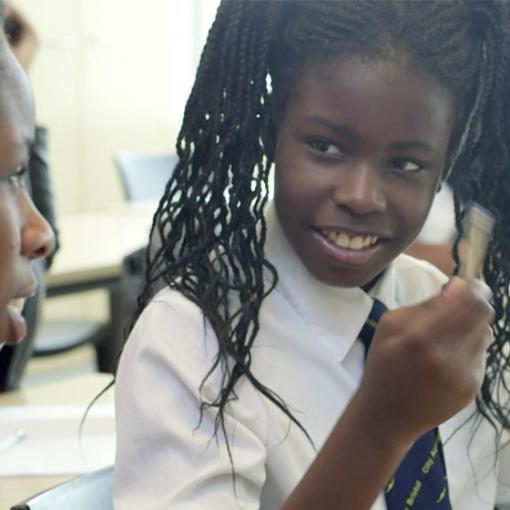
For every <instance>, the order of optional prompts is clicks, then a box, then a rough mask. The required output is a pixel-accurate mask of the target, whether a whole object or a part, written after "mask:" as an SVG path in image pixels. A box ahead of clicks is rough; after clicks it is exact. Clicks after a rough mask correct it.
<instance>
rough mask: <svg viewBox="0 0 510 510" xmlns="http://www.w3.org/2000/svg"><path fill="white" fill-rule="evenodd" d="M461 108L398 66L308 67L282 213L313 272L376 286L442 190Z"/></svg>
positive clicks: (291, 114) (288, 132) (293, 113)
mask: <svg viewBox="0 0 510 510" xmlns="http://www.w3.org/2000/svg"><path fill="white" fill-rule="evenodd" d="M451 129H452V99H451V97H450V95H449V94H448V93H447V92H446V91H445V90H444V89H443V88H442V87H441V86H440V85H439V84H438V83H437V82H435V81H434V80H433V79H432V78H429V77H427V76H424V75H423V74H420V73H418V72H417V71H415V70H414V69H412V68H411V67H408V66H405V65H404V64H399V63H398V62H395V61H370V60H366V59H365V60H360V59H352V58H351V59H348V58H336V59H333V60H330V61H328V62H327V63H321V64H315V65H311V66H309V67H307V68H306V69H305V72H304V74H303V76H302V78H301V80H300V82H299V83H298V85H297V87H296V89H295V91H294V93H293V94H292V95H291V97H290V98H289V101H288V105H287V109H286V112H285V114H284V116H283V119H282V122H281V124H280V126H279V130H278V138H277V146H276V153H275V163H276V174H275V205H276V210H277V214H278V217H279V220H280V223H281V225H282V227H283V230H284V232H285V234H286V236H287V238H288V240H289V241H290V244H291V245H292V247H293V248H294V250H295V251H296V253H297V254H298V256H299V257H300V259H301V261H302V262H303V264H304V265H305V266H306V268H307V269H308V271H309V272H310V273H311V274H312V275H314V276H315V277H316V278H318V279H319V280H320V281H322V282H324V283H326V284H329V285H335V286H342V287H353V286H362V285H366V284H368V283H369V282H370V281H372V280H373V279H374V278H375V277H376V276H377V275H378V274H379V273H380V272H381V271H383V270H384V269H385V268H386V267H387V266H388V264H389V263H390V262H391V261H392V260H393V259H394V258H395V257H396V256H397V255H399V254H400V253H402V252H403V251H404V250H405V249H406V248H407V247H408V246H409V244H410V243H411V242H412V241H413V240H414V238H415V237H416V235H417V234H418V233H419V231H420V229H421V227H422V225H423V223H424V221H425V219H426V216H427V213H428V211H429V209H430V205H431V203H432V199H433V197H434V194H435V192H436V191H437V189H438V186H439V183H440V179H441V174H442V169H443V165H444V162H445V158H446V153H447V147H448V141H449V139H450V135H451Z"/></svg>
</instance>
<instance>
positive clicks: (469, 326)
mask: <svg viewBox="0 0 510 510" xmlns="http://www.w3.org/2000/svg"><path fill="white" fill-rule="evenodd" d="M508 18H509V15H508V4H506V3H503V2H499V1H491V0H483V1H455V2H454V1H451V2H429V1H427V2H421V1H416V0H412V1H403V0H396V1H385V0H378V1H364V0H357V1H339V2H324V1H305V2H295V1H285V2H283V1H236V2H232V1H223V2H222V3H221V5H220V7H219V10H218V13H217V17H216V20H215V22H214V24H213V26H212V28H211V30H210V32H209V37H208V40H207V44H206V47H205V49H204V52H203V55H202V59H201V62H200V67H199V69H198V72H197V77H196V81H195V84H194V87H193V90H192V92H191V96H190V98H189V100H188V103H187V107H186V111H185V115H184V120H183V126H182V129H181V132H180V135H179V138H178V141H177V152H178V154H179V158H180V160H179V163H178V164H177V166H176V168H175V172H174V174H173V177H172V179H171V181H170V182H169V185H168V186H167V188H166V190H165V195H164V197H163V200H162V201H161V203H160V206H159V210H158V212H157V214H156V218H155V222H154V226H153V231H152V241H153V244H154V246H153V247H152V250H149V253H150V256H149V260H148V263H149V265H148V271H147V275H146V276H147V287H146V289H145V291H144V293H143V294H142V297H141V303H140V312H141V313H140V315H139V316H138V320H137V322H136V324H135V326H134V328H133V329H132V332H131V335H130V338H129V339H128V341H127V343H126V345H125V347H124V351H123V354H122V357H121V360H120V364H119V367H118V372H117V380H116V404H117V437H118V444H117V458H116V464H115V470H114V504H115V508H116V509H117V510H128V509H140V508H144V509H147V510H148V509H151V510H156V509H168V508H171V509H173V510H174V509H175V510H181V509H182V510H191V509H193V510H194V509H211V510H224V509H234V508H242V509H258V508H260V509H263V510H276V509H280V508H283V509H284V510H298V509H299V510H301V509H306V510H310V509H320V510H328V509H342V510H365V509H372V510H383V509H389V510H394V509H398V510H403V509H405V508H412V509H413V510H435V509H438V510H445V509H455V510H493V509H494V504H495V502H496V499H497V496H496V493H497V488H498V480H499V479H500V476H501V472H500V470H499V461H500V460H501V459H502V457H503V456H504V455H505V454H506V450H505V449H503V450H501V451H499V449H500V445H501V442H502V440H503V439H504V437H503V433H504V432H505V431H507V430H508V428H509V427H510V422H509V420H508V412H507V408H506V405H505V404H506V402H507V399H508V390H506V388H505V386H504V385H502V384H501V383H502V382H503V376H504V375H505V372H506V371H507V368H506V361H505V358H504V355H503V354H504V352H505V351H507V349H508V345H507V342H508V330H509V328H510V325H509V317H508V288H509V283H510V282H509V278H510V275H509V273H508V267H509V255H510V252H509V250H508V246H507V244H506V243H507V240H508V239H509V232H508V225H509V223H510V222H509V213H508V197H509V196H510V195H509V192H510V189H509V188H510V186H509V182H510V180H509V178H510V173H509V172H510V143H509V132H510V131H509V125H508V122H509V121H508V119H509V118H510V111H509V108H510V97H509V92H508V83H509V79H510V76H509V74H510V51H509V48H510V46H509V43H510V38H509V34H508V31H507V27H508V26H509V25H508ZM273 165H274V170H275V198H274V203H270V204H268V189H269V178H270V169H271V167H272V166H273ZM450 172H453V175H452V177H453V178H454V181H455V182H456V183H457V184H456V186H455V193H456V204H457V211H456V213H457V226H458V228H459V229H461V228H462V223H461V218H462V215H463V210H462V208H461V207H460V206H459V204H466V203H467V202H468V201H469V200H470V199H475V200H477V201H479V202H481V203H482V204H484V205H485V206H487V207H488V208H489V209H491V210H492V211H493V212H494V214H495V215H496V221H497V227H496V230H495V235H494V240H493V242H492V243H491V245H490V249H489V254H488V258H487V261H486V264H485V271H484V275H485V278H486V279H487V282H488V283H489V287H490V288H491V290H492V293H493V304H494V309H493V308H492V307H491V305H490V304H489V301H490V299H491V297H490V291H489V290H488V288H487V286H486V285H485V284H483V283H482V282H481V281H478V280H470V281H464V280H462V279H460V278H458V277H453V278H452V279H451V280H450V281H448V280H447V278H446V277H445V276H444V275H443V274H442V273H441V272H439V271H438V270H437V269H435V268H434V267H432V266H431V265H430V264H428V263H426V262H422V261H418V260H416V259H413V258H411V257H408V256H406V255H402V252H403V251H404V250H405V249H406V248H407V247H408V246H409V245H410V244H411V243H412V241H413V240H414V238H415V237H416V235H417V234H418V232H419V231H420V228H421V226H422V225H423V223H424V221H425V218H426V216H427V213H428V210H429V208H430V205H431V203H432V200H433V197H434V195H435V193H436V192H437V191H438V189H439V188H440V186H441V182H442V180H443V179H445V177H446V176H447V175H448V174H449V173H450ZM505 229H506V230H505ZM162 285H163V289H162V290H161V286H162ZM493 321H494V326H493V328H494V332H495V335H494V336H493V335H492V333H491V326H490V325H491V323H492V322H493ZM374 330H375V334H374ZM505 332H506V336H505ZM370 345H371V346H370ZM369 347H370V348H369Z"/></svg>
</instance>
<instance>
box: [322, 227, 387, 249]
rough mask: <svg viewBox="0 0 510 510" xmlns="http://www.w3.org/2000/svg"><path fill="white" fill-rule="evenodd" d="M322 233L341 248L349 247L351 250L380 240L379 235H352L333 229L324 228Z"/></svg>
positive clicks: (365, 246)
mask: <svg viewBox="0 0 510 510" xmlns="http://www.w3.org/2000/svg"><path fill="white" fill-rule="evenodd" d="M321 233H322V235H323V236H324V237H325V238H326V239H327V240H328V241H329V242H330V243H331V244H336V245H337V246H339V247H340V248H347V249H349V250H362V249H364V248H369V247H370V246H373V245H374V244H376V243H377V242H378V241H379V238H378V237H377V236H354V237H350V236H349V235H348V234H346V233H345V232H335V231H333V230H322V231H321Z"/></svg>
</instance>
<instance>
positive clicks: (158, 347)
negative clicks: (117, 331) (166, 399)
mask: <svg viewBox="0 0 510 510" xmlns="http://www.w3.org/2000/svg"><path fill="white" fill-rule="evenodd" d="M124 351H128V352H129V351H130V353H131V355H135V357H137V358H139V357H140V356H148V357H149V358H151V359H159V360H160V361H163V360H166V361H165V362H167V363H171V364H173V363H178V364H180V365H181V366H183V367H189V369H190V370H197V369H198V371H200V369H199V367H202V369H203V371H204V373H206V372H207V370H209V369H210V367H211V363H212V361H213V360H214V357H215V356H216V354H217V351H218V346H217V341H216V338H215V335H214V332H213V331H212V328H211V327H210V325H209V323H208V321H207V320H206V319H205V317H204V314H203V313H202V310H201V309H200V308H199V307H198V305H196V304H195V303H193V302H192V301H191V300H190V299H188V298H187V297H185V296H184V295H183V294H182V293H181V292H178V291H176V290H173V289H170V288H164V289H162V290H161V291H160V292H158V294H156V295H155V296H154V297H153V298H152V300H151V301H150V302H149V303H148V305H147V306H146V307H145V309H144V310H143V312H142V313H141V314H140V316H139V317H138V320H137V321H136V323H135V325H134V327H133V329H132V331H131V333H130V335H129V338H128V340H127V342H126V345H125V348H124ZM123 355H124V354H123Z"/></svg>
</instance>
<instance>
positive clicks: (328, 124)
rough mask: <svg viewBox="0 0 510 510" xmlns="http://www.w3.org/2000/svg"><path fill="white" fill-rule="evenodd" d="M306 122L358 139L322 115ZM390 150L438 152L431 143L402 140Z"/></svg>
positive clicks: (394, 143)
mask: <svg viewBox="0 0 510 510" xmlns="http://www.w3.org/2000/svg"><path fill="white" fill-rule="evenodd" d="M305 120H306V121H308V122H314V123H316V124H320V125H321V126H323V127H325V128H327V129H329V130H330V131H333V132H335V133H337V134H341V135H343V136H346V137H348V138H350V139H351V140H356V139H357V138H358V135H357V134H356V133H355V132H354V131H353V130H352V129H350V128H348V127H347V126H344V125H343V124H340V123H338V122H333V121H331V120H329V119H326V118H325V117H322V116H320V115H316V114H314V115H309V116H308V117H306V118H305ZM390 149H392V150H406V149H407V150H409V149H418V150H424V151H427V152H436V149H435V147H434V146H433V145H432V144H430V143H429V142H425V141H423V140H402V141H398V142H393V143H391V144H390Z"/></svg>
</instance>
